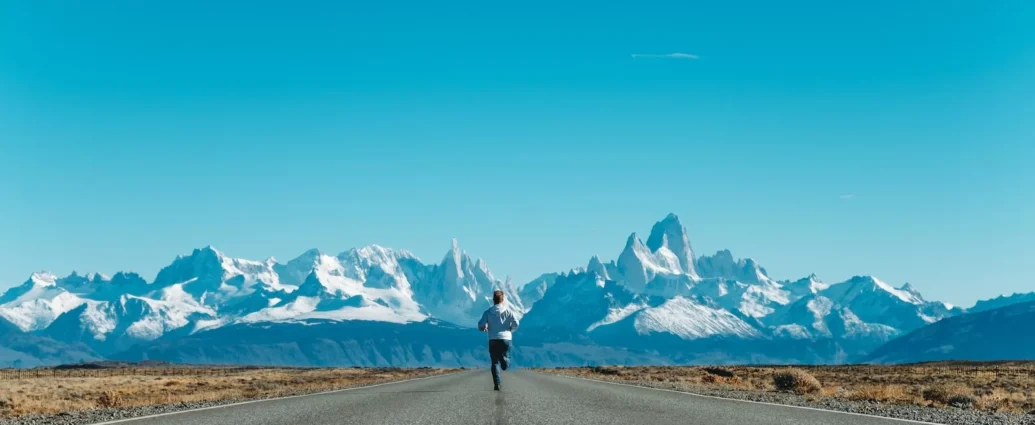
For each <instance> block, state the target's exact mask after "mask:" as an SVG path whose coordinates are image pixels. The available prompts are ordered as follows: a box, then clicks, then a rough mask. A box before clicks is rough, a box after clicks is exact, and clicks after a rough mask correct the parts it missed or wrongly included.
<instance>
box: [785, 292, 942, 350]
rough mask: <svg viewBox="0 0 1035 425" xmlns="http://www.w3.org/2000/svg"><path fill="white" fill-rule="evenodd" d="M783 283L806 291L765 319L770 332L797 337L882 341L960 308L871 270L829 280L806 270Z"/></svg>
mask: <svg viewBox="0 0 1035 425" xmlns="http://www.w3.org/2000/svg"><path fill="white" fill-rule="evenodd" d="M787 287H790V288H794V289H792V292H795V293H805V294H806V295H803V296H802V297H801V298H799V299H798V300H797V301H795V302H794V303H792V304H790V305H788V306H787V307H786V308H784V309H781V310H780V311H778V312H777V313H776V314H773V315H772V316H771V317H769V318H768V319H767V323H769V324H770V325H771V326H772V327H773V329H774V332H777V333H781V334H785V335H786V336H788V337H792V338H799V339H815V338H835V339H855V340H865V341H870V342H871V343H876V342H879V343H883V342H887V341H889V340H890V339H892V338H894V337H897V336H898V335H901V334H903V333H906V332H909V331H912V330H914V329H917V328H919V327H921V326H924V325H926V324H928V323H932V322H935V321H938V320H940V319H943V318H945V317H950V316H953V315H956V314H959V313H960V310H959V309H950V308H948V307H946V305H945V304H944V303H938V302H928V301H925V300H924V299H923V297H922V296H920V294H919V292H917V291H916V290H915V289H913V288H912V287H911V286H910V285H908V284H907V285H903V286H902V287H901V288H894V287H892V286H891V285H888V284H887V283H884V282H883V281H881V280H879V279H877V278H875V277H872V276H856V277H853V278H851V279H849V280H847V281H845V282H841V283H836V284H833V285H827V284H823V283H821V282H819V281H818V279H815V278H814V277H812V276H810V277H808V278H806V279H802V280H799V281H797V282H795V283H792V284H788V285H787Z"/></svg>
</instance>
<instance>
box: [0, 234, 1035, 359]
mask: <svg viewBox="0 0 1035 425" xmlns="http://www.w3.org/2000/svg"><path fill="white" fill-rule="evenodd" d="M496 289H501V290H503V291H504V293H505V294H506V298H507V305H508V307H509V308H511V309H512V311H514V312H515V313H516V314H517V315H519V316H522V315H524V318H523V324H522V328H524V329H534V331H530V332H531V334H533V335H535V336H536V338H539V339H541V340H542V341H546V342H550V343H558V344H571V343H573V342H576V341H591V342H592V343H594V344H597V345H598V346H606V347H611V348H618V349H621V350H653V349H657V350H658V351H656V353H660V352H666V353H669V354H671V355H676V356H677V357H679V358H681V359H684V360H685V361H706V359H711V360H715V359H721V358H722V357H721V356H722V355H723V354H722V353H723V352H724V350H728V349H730V347H732V346H731V345H729V344H732V342H731V341H734V340H735V341H739V342H737V343H736V344H738V345H736V346H737V347H739V349H745V350H749V351H750V350H757V352H756V351H753V352H754V354H752V355H750V356H746V357H738V358H745V359H757V360H758V361H799V360H801V359H810V360H809V361H830V362H836V361H843V360H844V359H845V356H847V355H856V354H857V353H860V352H863V351H864V350H870V349H872V348H873V347H875V346H876V345H877V344H881V343H884V342H886V341H888V340H890V339H892V338H894V337H897V336H899V335H902V334H904V333H906V332H909V331H911V330H914V329H917V328H919V327H921V326H924V325H926V324H929V323H932V322H935V321H938V320H940V319H942V318H946V317H950V316H954V315H957V314H960V313H961V311H962V310H960V309H958V308H954V307H951V306H949V305H947V304H945V303H939V302H930V301H927V300H925V299H924V298H923V297H922V296H921V294H920V293H919V291H917V290H916V289H915V288H913V287H912V286H911V285H909V284H905V285H902V286H901V287H898V288H895V287H893V286H891V285H889V284H887V283H885V282H883V281H880V280H879V279H876V278H874V277H869V276H858V277H854V278H852V279H849V280H848V281H846V282H842V283H837V284H827V283H824V282H822V281H821V280H820V279H819V278H817V277H816V276H815V275H811V276H808V277H806V278H803V279H800V280H797V281H793V282H791V281H776V280H774V279H773V278H771V277H770V276H769V274H768V272H767V271H766V270H765V268H763V267H762V266H761V265H760V264H758V263H757V262H756V261H755V260H753V259H750V258H745V259H737V258H735V257H734V256H733V254H732V253H731V252H730V251H728V250H721V251H718V252H716V253H715V254H714V255H711V256H702V257H697V258H695V256H694V252H693V249H692V248H691V246H690V239H689V237H688V235H687V231H686V228H685V227H684V226H683V225H682V223H680V221H679V218H678V217H676V216H675V215H674V214H669V215H667V216H666V217H665V218H664V219H662V220H661V221H659V222H657V223H655V224H654V226H653V227H652V228H651V232H650V236H649V237H648V238H647V242H646V243H644V242H643V241H642V240H640V239H639V238H638V237H637V236H636V233H633V234H632V235H631V236H630V237H629V238H628V239H627V241H626V244H625V247H624V249H623V250H622V251H621V253H620V254H619V256H618V257H617V259H616V260H614V261H609V262H606V263H605V262H603V261H601V260H600V258H598V257H596V256H594V257H592V258H591V259H590V260H589V262H588V264H587V265H586V266H585V267H578V268H575V269H572V270H570V271H568V272H563V273H546V274H543V275H541V276H539V277H538V278H536V279H535V280H533V281H532V282H529V283H528V284H526V285H523V286H522V287H521V289H520V290H518V288H516V287H515V286H514V285H513V284H512V283H511V282H510V280H509V279H507V280H505V281H501V280H500V279H498V278H496V277H495V276H494V275H493V273H492V272H491V271H490V270H489V267H488V265H487V264H486V263H485V262H484V261H483V260H481V259H474V258H472V257H471V256H470V255H468V254H467V253H466V252H465V251H463V250H462V249H461V248H460V246H459V244H458V243H457V241H456V240H455V239H454V240H453V241H452V245H451V246H450V248H449V249H448V250H447V252H446V254H445V256H443V258H442V260H441V261H440V262H438V263H433V264H425V263H423V262H422V261H421V260H420V259H419V258H417V257H416V256H415V255H413V254H412V253H410V252H408V251H404V250H393V249H389V248H384V247H380V246H377V245H370V246H367V247H363V248H354V249H350V250H347V251H344V252H342V253H340V254H337V255H328V254H324V253H322V252H320V251H319V250H315V249H314V250H309V251H306V252H304V253H302V254H301V255H300V256H298V257H297V258H294V259H292V260H291V261H288V262H287V263H285V264H279V263H277V262H276V261H275V260H274V259H272V258H270V259H267V260H265V261H253V260H245V259H240V258H233V257H230V256H227V255H225V254H223V253H222V252H220V251H218V250H216V249H215V248H213V247H211V246H209V247H205V248H201V249H195V250H193V252H191V253H190V254H189V255H186V256H179V257H177V258H176V259H175V260H174V261H173V262H172V264H170V265H169V266H167V267H165V268H163V269H162V270H161V271H160V272H159V273H158V275H157V277H156V278H155V280H154V282H153V283H148V282H147V281H145V280H144V279H143V278H141V277H140V276H138V275H136V274H133V273H116V274H115V275H113V276H111V277H108V276H105V275H101V274H85V275H80V274H77V273H73V274H72V275H70V276H68V277H65V278H61V279H59V278H56V277H55V276H53V275H51V274H49V273H36V274H33V275H32V276H31V277H30V279H29V280H28V281H27V282H25V283H24V284H23V285H20V286H17V287H14V288H11V289H10V290H8V291H7V292H6V293H4V294H3V295H0V319H3V320H4V321H5V322H10V323H11V324H12V326H15V327H17V328H18V329H19V330H20V331H34V332H37V333H39V334H41V335H46V336H49V337H51V338H53V339H55V340H58V341H62V342H73V343H79V344H85V345H86V346H89V347H90V349H92V350H94V351H96V352H99V353H102V354H108V353H114V352H117V351H120V350H124V349H127V347H129V346H131V345H133V344H140V343H147V342H148V341H159V342H160V341H168V340H170V339H176V338H185V337H187V336H189V335H192V334H198V333H200V332H209V331H214V330H216V329H217V328H226V327H241V328H242V329H245V328H247V329H258V328H256V327H259V328H261V327H262V326H266V325H268V324H273V323H276V324H277V325H278V326H280V325H283V326H298V325H304V326H309V325H312V324H314V323H325V324H326V323H332V322H357V323H358V322H385V323H386V324H395V325H407V326H408V325H413V324H416V323H421V324H423V325H422V326H439V325H442V326H448V323H453V324H455V325H456V326H458V327H460V328H472V327H474V325H475V323H477V321H478V318H479V317H480V316H481V314H482V312H483V311H484V310H485V309H486V308H488V307H489V306H491V304H492V301H491V298H492V292H493V291H494V290H496ZM1026 296H1032V297H1035V295H1025V296H1015V297H1013V298H1010V299H1004V300H1003V301H998V300H999V299H997V300H993V301H989V302H987V303H986V304H985V305H991V304H988V303H993V302H1000V303H1006V302H1009V301H1010V300H1013V299H1019V300H1020V299H1025V297H1026ZM979 305H982V304H980V303H979ZM975 307H977V306H975ZM364 326H365V325H364ZM332 327H333V326H332ZM791 340H793V341H791ZM821 340H832V341H834V342H833V343H830V341H821ZM810 343H815V344H814V345H815V346H816V347H819V348H816V347H814V348H803V349H800V350H799V349H788V347H789V346H788V345H787V344H791V345H798V344H810ZM687 344H689V345H687ZM688 350H690V351H693V350H704V351H702V352H700V353H697V354H695V353H692V352H690V351H688ZM188 351H189V350H188ZM698 354H700V355H698ZM545 355H547V356H549V354H545ZM795 356H805V357H795ZM568 361H575V360H573V359H568Z"/></svg>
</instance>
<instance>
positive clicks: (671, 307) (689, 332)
mask: <svg viewBox="0 0 1035 425" xmlns="http://www.w3.org/2000/svg"><path fill="white" fill-rule="evenodd" d="M633 320H634V327H635V328H636V331H637V332H639V333H640V334H642V335H649V334H652V333H669V334H672V335H676V336H678V337H680V338H682V339H685V340H693V339H699V338H708V337H713V336H726V337H729V336H733V337H740V338H757V337H760V336H761V333H759V332H758V330H756V329H755V328H754V327H752V326H751V325H749V324H747V323H746V322H744V321H743V320H741V319H740V318H738V317H737V316H735V315H733V313H730V312H729V311H728V310H725V309H719V308H712V307H708V306H705V305H702V304H700V303H697V302H694V301H692V300H690V299H688V298H684V297H680V296H677V297H674V298H671V299H669V300H667V301H665V303H664V304H662V305H660V306H657V307H647V308H644V309H643V310H642V311H640V312H637V313H636V314H635V316H634V319H633Z"/></svg>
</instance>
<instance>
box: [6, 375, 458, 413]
mask: <svg viewBox="0 0 1035 425" xmlns="http://www.w3.org/2000/svg"><path fill="white" fill-rule="evenodd" d="M456 372H459V370H456V371H451V372H446V373H445V374H449V373H456ZM441 375H444V374H433V375H425V376H415V377H408V378H404V379H385V380H380V381H371V382H364V383H361V384H355V385H347V386H343V387H340V388H335V389H331V390H319V391H296V392H290V393H286V394H283V395H279V396H277V397H266V398H254V399H244V398H236V399H226V400H218V401H206V402H185V403H176V404H163V405H154V406H138V407H125V408H121V407H120V408H104V409H101V408H98V409H89V410H81V411H77V412H67V413H61V414H58V415H46V416H44V415H27V416H21V417H16V418H0V425H85V424H95V423H99V422H108V421H115V420H119V419H130V418H137V417H141V416H151V415H159V414H163V413H173V412H180V411H186V410H195V409H202V408H206V407H216V406H225V405H230V404H235V403H241V402H246V401H259V400H274V399H278V398H285V397H292V396H300V395H310V394H319V393H326V392H334V391H341V390H347V389H351V388H362V387H369V386H372V385H381V384H387V383H391V382H401V381H408V380H414V379H424V378H429V377H433V376H441Z"/></svg>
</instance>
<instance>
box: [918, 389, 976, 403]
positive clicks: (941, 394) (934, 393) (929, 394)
mask: <svg viewBox="0 0 1035 425" xmlns="http://www.w3.org/2000/svg"><path fill="white" fill-rule="evenodd" d="M921 395H922V396H923V397H924V400H927V401H931V402H934V403H938V404H943V405H947V406H952V405H954V404H953V403H955V404H959V405H962V406H965V407H969V406H970V405H973V404H974V391H973V390H971V389H970V387H968V386H966V385H963V384H943V385H935V386H932V387H928V388H926V389H924V392H923V393H922V394H921Z"/></svg>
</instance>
